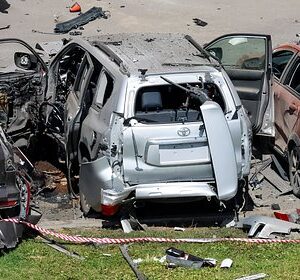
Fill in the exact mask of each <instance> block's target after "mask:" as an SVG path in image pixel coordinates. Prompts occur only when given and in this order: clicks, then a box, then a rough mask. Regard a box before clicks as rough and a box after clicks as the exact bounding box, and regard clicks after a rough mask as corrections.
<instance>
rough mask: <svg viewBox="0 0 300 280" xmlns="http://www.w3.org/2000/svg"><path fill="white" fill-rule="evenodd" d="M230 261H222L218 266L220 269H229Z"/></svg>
mask: <svg viewBox="0 0 300 280" xmlns="http://www.w3.org/2000/svg"><path fill="white" fill-rule="evenodd" d="M232 263H233V261H232V259H224V260H223V261H222V262H221V265H220V268H230V267H231V266H232Z"/></svg>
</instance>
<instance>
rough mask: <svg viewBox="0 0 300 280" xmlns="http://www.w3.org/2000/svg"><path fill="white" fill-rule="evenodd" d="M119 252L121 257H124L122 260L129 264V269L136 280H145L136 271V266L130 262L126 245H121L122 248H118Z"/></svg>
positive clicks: (142, 275)
mask: <svg viewBox="0 0 300 280" xmlns="http://www.w3.org/2000/svg"><path fill="white" fill-rule="evenodd" d="M120 250H121V253H122V256H123V257H124V259H125V260H126V261H127V263H128V264H129V266H130V268H131V269H132V271H133V272H134V274H135V275H136V277H137V279H139V280H145V279H147V278H146V277H145V275H144V274H143V273H142V272H140V271H139V270H138V268H137V264H135V263H134V262H133V261H132V259H131V257H130V256H129V254H128V246H127V245H122V246H120Z"/></svg>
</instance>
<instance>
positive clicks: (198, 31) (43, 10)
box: [0, 0, 300, 228]
mask: <svg viewBox="0 0 300 280" xmlns="http://www.w3.org/2000/svg"><path fill="white" fill-rule="evenodd" d="M74 2H75V1H72V0H52V1H48V0H19V1H13V0H0V28H1V27H4V26H6V25H9V28H8V29H3V30H0V38H9V37H10V38H11V37H14V38H20V39H23V40H25V41H27V42H28V43H30V44H31V45H32V46H35V43H37V42H47V41H57V40H60V39H61V38H68V37H70V35H68V34H63V35H58V34H53V28H54V26H55V24H56V22H61V21H65V20H68V19H71V18H73V17H76V16H77V14H71V13H70V12H69V9H68V7H70V6H71V5H72V4H73V3H74ZM78 2H79V3H80V4H81V7H82V11H86V10H88V9H89V8H91V7H93V6H100V7H102V8H103V10H105V11H109V14H110V17H109V18H108V19H97V20H95V21H93V22H90V23H89V24H87V25H85V26H84V30H81V32H82V36H79V37H83V36H95V35H100V34H106V33H123V32H180V33H186V34H190V35H192V36H193V37H194V38H195V39H196V40H198V41H199V42H200V43H205V42H209V41H210V40H212V39H214V38H216V37H217V36H220V35H222V34H226V33H236V32H242V33H245V32H247V33H265V34H271V35H272V38H273V46H276V45H277V44H279V43H283V42H290V41H294V40H296V36H295V34H296V33H299V31H300V16H299V8H300V2H299V0H289V2H288V4H287V3H286V2H284V1H279V0H261V1H252V2H251V1H245V0H244V1H242V0H209V1H208V0H205V1H204V0H186V1H179V0H163V1H162V0H160V1H159V0H148V1H144V0H130V1H126V0H116V1H113V0H85V1H78ZM254 2H255V3H254ZM193 18H199V19H201V20H203V21H205V22H207V23H208V24H207V25H206V26H205V27H201V26H197V25H195V24H194V22H193ZM33 30H35V31H38V32H33ZM39 32H45V33H50V34H40V33H39ZM51 33H52V34H51ZM46 173H47V172H46ZM50 173H51V172H50ZM50 173H49V172H48V174H46V176H48V177H50V179H49V178H48V179H49V180H50V181H49V180H48V184H49V185H52V187H53V188H54V189H55V190H54V191H53V192H49V194H48V196H44V197H40V198H39V199H38V201H37V203H38V206H39V208H40V210H41V211H42V212H43V213H44V216H43V218H42V221H41V225H44V226H46V227H52V228H53V227H54V228H55V227H61V226H70V227H73V226H75V227H76V226H80V225H81V226H82V225H83V224H86V225H87V226H98V225H99V226H100V225H101V220H97V219H96V220H95V219H89V220H87V219H84V218H83V217H82V214H81V212H80V210H79V206H78V203H77V202H76V201H75V202H74V201H71V200H70V199H69V197H68V195H67V192H66V180H65V178H63V176H62V175H61V173H59V171H58V172H57V173H54V174H50ZM51 180H52V181H51ZM55 180H56V181H55ZM250 193H251V196H252V198H253V200H254V203H255V205H256V206H257V207H255V208H254V210H253V211H249V212H246V213H242V214H241V216H244V215H253V214H266V215H273V210H272V209H271V204H274V203H277V204H279V206H280V208H281V210H282V211H286V212H291V211H294V210H295V208H297V207H298V208H300V200H299V199H297V198H295V197H294V196H293V195H291V194H289V195H285V196H280V197H277V195H278V194H279V193H280V192H279V191H278V190H277V189H276V188H274V186H272V184H270V183H269V182H267V181H266V180H264V181H263V182H262V183H261V184H260V185H259V186H256V187H255V188H254V189H252V188H250Z"/></svg>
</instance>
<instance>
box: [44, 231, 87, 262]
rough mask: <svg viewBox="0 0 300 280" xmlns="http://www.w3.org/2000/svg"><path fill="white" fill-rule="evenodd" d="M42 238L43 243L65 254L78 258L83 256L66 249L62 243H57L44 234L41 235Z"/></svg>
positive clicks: (80, 258)
mask: <svg viewBox="0 0 300 280" xmlns="http://www.w3.org/2000/svg"><path fill="white" fill-rule="evenodd" d="M41 238H42V240H43V242H44V243H46V244H47V245H48V246H50V247H51V248H53V249H55V250H57V251H59V252H61V253H64V254H66V255H67V256H70V257H73V258H76V259H79V260H84V257H82V256H80V255H78V254H77V253H76V252H72V251H70V250H69V249H67V248H66V247H65V246H64V245H62V244H59V243H58V242H56V241H55V240H53V239H50V238H47V237H45V236H41Z"/></svg>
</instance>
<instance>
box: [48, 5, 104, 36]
mask: <svg viewBox="0 0 300 280" xmlns="http://www.w3.org/2000/svg"><path fill="white" fill-rule="evenodd" d="M100 17H103V18H107V17H106V14H105V12H104V11H103V10H102V8H100V7H93V8H91V9H89V10H88V11H87V12H85V13H83V14H81V15H79V16H78V17H76V18H73V19H70V20H68V21H65V22H60V23H57V24H56V26H55V28H54V32H55V33H67V32H69V31H70V30H72V29H76V28H77V27H79V26H82V25H85V24H87V23H88V22H90V21H93V20H95V19H97V18H100Z"/></svg>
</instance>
